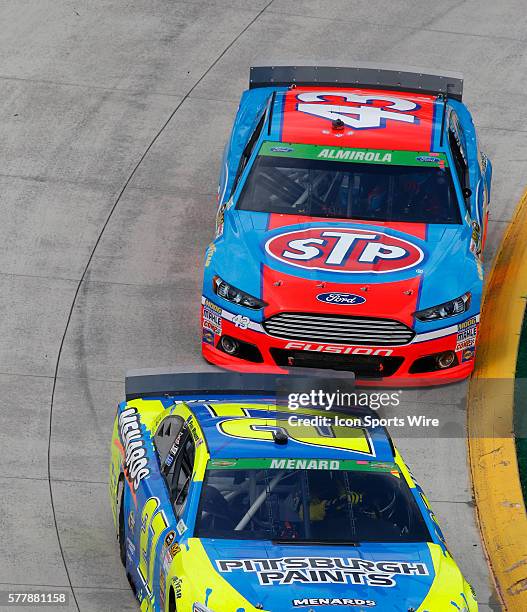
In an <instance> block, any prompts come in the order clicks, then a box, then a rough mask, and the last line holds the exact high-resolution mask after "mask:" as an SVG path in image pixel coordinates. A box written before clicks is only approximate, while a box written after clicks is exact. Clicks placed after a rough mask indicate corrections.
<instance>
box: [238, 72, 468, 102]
mask: <svg viewBox="0 0 527 612" xmlns="http://www.w3.org/2000/svg"><path fill="white" fill-rule="evenodd" d="M291 85H296V86H298V87H300V86H303V87H305V86H307V87H310V86H311V87H337V86H341V87H372V88H379V89H388V90H394V91H410V92H414V93H423V94H432V95H440V94H441V95H443V96H445V97H449V98H453V99H454V100H458V101H460V102H461V99H462V97H463V76H462V75H461V74H459V73H457V72H443V73H441V74H435V73H432V72H428V71H426V70H425V71H420V70H418V69H408V68H397V67H394V66H386V67H375V65H373V64H366V63H364V64H357V65H356V66H353V67H348V68H337V67H333V66H253V67H251V72H250V79H249V88H250V89H254V88H255V87H289V86H291Z"/></svg>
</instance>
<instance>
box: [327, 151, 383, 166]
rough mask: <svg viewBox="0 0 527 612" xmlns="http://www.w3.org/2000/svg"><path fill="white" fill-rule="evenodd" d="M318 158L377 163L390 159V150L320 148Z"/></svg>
mask: <svg viewBox="0 0 527 612" xmlns="http://www.w3.org/2000/svg"><path fill="white" fill-rule="evenodd" d="M317 157H318V158H325V159H341V160H344V161H366V162H375V163H377V164H387V163H390V162H391V161H392V152H391V151H390V152H389V153H380V152H378V151H360V150H358V149H330V148H327V149H322V151H320V153H319V154H318V155H317Z"/></svg>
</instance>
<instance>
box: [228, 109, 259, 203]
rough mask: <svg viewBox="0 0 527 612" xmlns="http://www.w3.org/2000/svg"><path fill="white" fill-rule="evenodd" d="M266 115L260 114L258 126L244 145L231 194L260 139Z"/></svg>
mask: <svg viewBox="0 0 527 612" xmlns="http://www.w3.org/2000/svg"><path fill="white" fill-rule="evenodd" d="M266 114H267V113H266V112H264V113H262V116H261V117H260V120H259V121H258V124H257V126H256V128H255V129H254V132H253V133H252V136H251V137H250V138H249V141H248V142H247V144H246V145H245V149H244V150H243V153H242V157H241V159H240V164H239V166H238V170H237V172H236V177H235V178H234V183H233V185H232V193H234V191H235V189H236V186H237V185H238V181H239V180H240V177H241V175H242V174H243V171H244V170H245V166H246V165H247V163H248V161H249V159H250V157H251V154H252V152H253V149H254V145H255V144H256V141H257V140H258V138H259V137H260V134H261V133H262V128H263V126H264V123H265V117H266Z"/></svg>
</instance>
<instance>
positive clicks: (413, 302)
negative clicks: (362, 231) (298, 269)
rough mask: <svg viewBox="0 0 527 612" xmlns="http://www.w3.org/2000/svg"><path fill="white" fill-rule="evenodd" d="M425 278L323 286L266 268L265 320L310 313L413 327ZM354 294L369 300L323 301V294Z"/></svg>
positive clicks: (264, 285) (264, 273)
mask: <svg viewBox="0 0 527 612" xmlns="http://www.w3.org/2000/svg"><path fill="white" fill-rule="evenodd" d="M420 281H421V277H414V278H411V279H408V280H404V281H397V282H393V281H391V282H389V283H375V284H373V283H371V284H364V283H360V282H357V283H334V282H324V283H321V282H320V281H317V280H311V279H305V278H299V277H296V276H290V275H288V274H284V273H283V272H278V271H276V270H272V269H271V268H268V267H267V266H264V267H263V296H262V297H263V299H264V300H265V301H266V302H267V303H268V304H269V306H267V307H266V309H265V312H264V317H265V318H267V317H270V316H271V315H273V314H276V313H278V312H310V313H325V314H338V315H343V316H362V317H382V318H385V319H396V320H398V321H402V322H403V323H406V325H408V326H410V327H412V325H413V313H414V312H415V311H416V310H417V298H418V295H419V283H420ZM330 292H337V293H353V294H356V295H359V296H361V297H363V298H365V299H366V301H365V302H364V303H363V304H356V305H339V304H329V303H326V302H320V301H319V300H317V295H319V294H323V293H330Z"/></svg>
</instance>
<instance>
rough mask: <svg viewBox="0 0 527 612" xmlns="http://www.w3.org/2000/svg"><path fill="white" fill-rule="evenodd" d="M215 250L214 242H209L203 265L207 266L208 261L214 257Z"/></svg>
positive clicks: (208, 264)
mask: <svg viewBox="0 0 527 612" xmlns="http://www.w3.org/2000/svg"><path fill="white" fill-rule="evenodd" d="M215 252H216V245H215V244H214V242H211V243H210V244H209V246H208V248H207V252H206V253H205V267H206V268H208V267H209V266H210V262H211V261H212V258H213V257H214V253H215Z"/></svg>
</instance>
